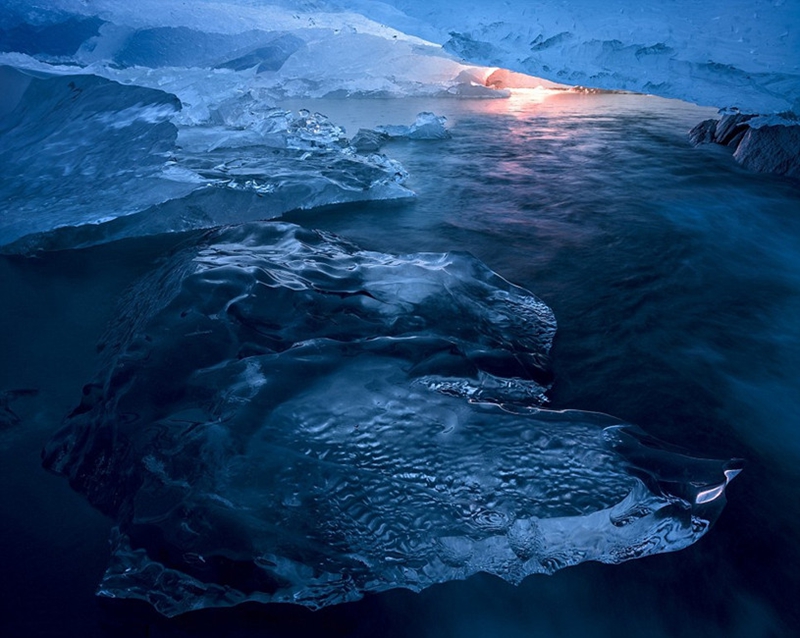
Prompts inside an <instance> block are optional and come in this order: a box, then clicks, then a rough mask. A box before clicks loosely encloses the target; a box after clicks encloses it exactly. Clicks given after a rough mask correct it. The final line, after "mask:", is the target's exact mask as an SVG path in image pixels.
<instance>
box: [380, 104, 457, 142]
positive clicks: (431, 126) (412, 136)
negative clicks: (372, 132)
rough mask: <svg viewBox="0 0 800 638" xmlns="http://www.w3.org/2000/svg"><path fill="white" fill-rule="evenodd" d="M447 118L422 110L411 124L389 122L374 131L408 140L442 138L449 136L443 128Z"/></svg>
mask: <svg viewBox="0 0 800 638" xmlns="http://www.w3.org/2000/svg"><path fill="white" fill-rule="evenodd" d="M446 121H447V118H446V117H445V116H444V115H434V114H433V113H429V112H427V111H424V112H422V113H419V114H417V119H416V120H414V123H413V124H412V125H411V126H403V125H400V124H390V125H385V126H378V127H377V128H376V131H377V132H378V133H383V134H384V135H387V136H388V137H390V138H400V137H404V138H407V139H409V140H444V139H447V138H449V137H450V133H449V132H448V130H447V129H446V128H445V126H444V125H445V122H446Z"/></svg>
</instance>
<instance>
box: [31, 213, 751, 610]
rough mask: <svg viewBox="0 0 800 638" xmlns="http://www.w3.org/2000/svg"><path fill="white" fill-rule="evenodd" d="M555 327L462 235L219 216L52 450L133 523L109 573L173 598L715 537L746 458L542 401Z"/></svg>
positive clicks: (346, 594) (132, 302)
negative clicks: (440, 245) (433, 236)
mask: <svg viewBox="0 0 800 638" xmlns="http://www.w3.org/2000/svg"><path fill="white" fill-rule="evenodd" d="M555 327H556V326H555V320H554V318H553V315H552V312H551V311H550V309H549V308H548V307H547V306H546V305H545V304H543V303H542V302H541V301H539V300H538V299H537V298H535V297H534V296H533V295H531V294H530V293H529V292H527V291H525V290H523V289H520V288H518V287H516V286H513V285H511V284H509V283H507V282H506V281H505V280H503V279H501V278H500V277H498V276H497V275H496V274H494V273H493V272H491V271H490V270H488V269H487V268H486V267H485V266H484V265H482V264H481V263H480V262H478V261H477V260H475V259H474V258H472V257H470V256H468V255H466V254H458V253H446V254H427V253H419V254H410V255H389V254H383V253H377V252H372V251H365V250H361V249H359V248H358V247H356V246H354V245H352V244H349V243H348V242H346V241H344V240H342V239H339V238H337V237H335V236H332V235H329V234H325V233H321V232H314V231H309V230H305V229H303V228H301V227H298V226H294V225H290V224H279V223H262V224H250V225H244V226H239V227H231V228H227V229H222V230H218V231H214V232H211V233H209V234H208V235H207V236H206V237H205V239H203V240H202V241H201V242H200V243H199V244H197V245H194V246H190V247H187V248H184V249H182V250H180V251H178V252H177V253H175V254H173V255H172V256H171V257H169V258H168V259H167V260H166V262H165V264H164V265H163V267H161V268H160V269H158V270H157V271H155V272H153V273H151V274H150V275H148V276H146V277H145V278H144V279H143V280H142V281H141V282H140V283H139V284H138V285H137V286H135V287H134V288H133V289H132V290H131V291H130V293H129V294H128V296H127V300H126V301H125V302H124V303H123V304H122V305H121V309H120V317H119V318H118V320H117V321H116V322H115V323H114V325H113V328H112V329H111V330H110V331H109V333H108V334H107V335H106V337H105V339H104V342H103V344H102V345H103V353H104V357H105V361H106V364H105V366H104V368H103V369H102V370H101V371H100V372H99V373H98V375H97V377H96V378H95V380H94V381H93V382H92V383H90V384H88V385H87V386H86V388H85V390H84V399H83V401H82V402H81V404H80V405H79V406H78V407H77V408H76V409H75V410H74V411H73V413H72V414H71V415H70V416H69V417H68V419H67V421H66V423H65V426H64V428H63V429H62V430H61V431H60V432H59V433H58V434H57V435H56V437H55V438H54V439H53V440H52V441H51V443H50V444H49V445H48V447H47V449H46V452H45V464H46V466H48V467H49V468H51V469H53V470H55V471H58V472H60V473H62V474H65V475H67V476H68V477H69V479H70V481H71V484H72V485H73V486H74V487H75V488H76V489H78V490H80V491H82V492H83V493H84V494H86V496H87V497H88V498H89V500H90V501H91V502H92V503H93V504H94V505H95V506H97V507H98V508H100V509H101V510H103V511H104V512H106V513H107V514H109V515H111V516H113V517H114V518H115V520H116V522H117V524H118V527H117V529H116V531H115V532H114V537H113V556H112V558H111V562H110V565H109V567H108V570H107V572H106V574H105V576H104V578H103V581H102V583H101V585H100V588H99V593H100V594H101V595H103V596H109V597H115V598H137V599H143V600H146V601H148V602H150V603H151V604H152V605H153V606H155V607H156V609H158V610H159V611H161V612H162V613H164V614H167V615H174V614H179V613H183V612H186V611H189V610H192V609H198V608H202V607H209V606H228V605H234V604H237V603H240V602H243V601H246V600H255V601H262V602H290V603H296V604H301V605H305V606H308V607H312V608H318V607H322V606H325V605H331V604H335V603H339V602H344V601H349V600H355V599H357V598H359V597H361V596H362V595H363V594H364V593H367V592H378V591H383V590H386V589H390V588H395V587H406V588H410V589H413V590H420V589H422V588H425V587H427V586H429V585H432V584H434V583H440V582H444V581H447V580H452V579H462V578H466V577H468V576H470V575H471V574H474V573H476V572H478V571H485V572H490V573H494V574H497V575H499V576H501V577H503V578H505V579H507V580H509V581H511V582H514V583H516V582H519V581H520V580H521V579H522V578H524V577H525V576H527V575H529V574H537V573H552V572H554V571H556V570H558V569H560V568H562V567H565V566H568V565H574V564H577V563H580V562H583V561H587V560H597V561H603V562H607V563H618V562H621V561H624V560H628V559H631V558H637V557H641V556H647V555H650V554H653V553H658V552H664V551H672V550H677V549H680V548H683V547H685V546H687V545H689V544H691V543H693V542H694V541H696V540H697V539H698V538H699V537H700V536H702V535H703V534H704V533H705V532H706V531H707V530H708V528H709V526H710V524H711V523H713V521H714V520H715V518H716V517H717V515H718V514H719V512H720V510H721V507H722V504H723V502H724V491H725V485H726V483H727V481H728V480H729V479H730V478H731V477H732V476H733V475H734V474H735V473H736V471H737V470H736V467H735V466H733V465H730V464H726V463H723V462H718V461H706V460H698V459H691V458H688V457H686V456H682V455H680V454H677V453H675V452H671V451H668V450H666V449H665V448H664V447H663V446H662V445H661V444H659V443H658V442H657V441H653V440H652V439H649V438H648V437H646V435H644V434H643V433H642V432H641V431H640V430H637V429H636V428H634V427H633V426H630V425H627V424H624V423H622V422H620V421H619V420H616V419H613V418H612V417H607V416H603V415H598V414H593V413H584V412H570V411H568V412H551V411H547V410H543V409H541V408H540V407H538V406H541V404H542V403H543V402H544V400H545V399H544V395H543V393H544V392H545V390H546V389H547V387H548V386H549V381H550V375H549V371H548V353H549V349H550V345H551V342H552V338H553V336H554V332H555Z"/></svg>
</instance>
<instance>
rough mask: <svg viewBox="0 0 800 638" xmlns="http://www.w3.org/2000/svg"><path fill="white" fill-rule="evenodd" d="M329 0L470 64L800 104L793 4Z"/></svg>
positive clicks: (719, 102) (709, 101)
mask: <svg viewBox="0 0 800 638" xmlns="http://www.w3.org/2000/svg"><path fill="white" fill-rule="evenodd" d="M326 4H327V3H326ZM329 4H331V5H335V6H339V7H343V6H348V7H350V8H351V10H358V11H360V12H362V13H363V14H364V15H366V16H368V17H372V18H374V19H375V20H379V21H383V22H385V23H386V24H388V25H391V26H394V27H396V28H398V29H400V30H402V31H404V32H406V33H412V34H416V35H419V36H421V37H424V38H426V39H428V40H431V41H433V42H439V43H442V44H444V46H445V48H446V49H447V50H449V51H451V52H453V53H455V54H457V55H459V56H461V57H462V58H464V59H465V60H468V61H470V62H472V63H475V64H483V65H489V66H499V67H503V68H508V69H513V70H516V71H522V72H525V73H529V74H531V75H535V76H540V77H543V78H547V79H550V80H554V81H557V82H562V83H565V84H573V85H576V84H577V85H584V86H591V87H598V88H608V89H626V90H631V91H639V92H644V93H654V94H657V95H661V96H664V97H672V98H680V99H683V100H688V101H691V102H695V103H697V104H702V105H708V106H716V107H719V108H738V109H741V110H743V111H746V112H751V113H770V112H783V111H787V110H793V111H794V112H795V113H798V112H800V4H799V3H797V2H795V1H794V0H709V1H707V2H695V1H694V0H647V1H643V2H636V3H631V2H628V1H627V0H607V1H604V2H597V1H596V0H570V1H569V2H563V1H562V0H535V1H533V2H531V1H528V0H510V1H509V0H471V1H467V2H459V3H458V5H457V7H456V6H454V5H453V3H450V2H436V1H431V0H385V2H370V1H366V0H353V1H352V2H337V1H336V0H334V1H333V2H331V3H329Z"/></svg>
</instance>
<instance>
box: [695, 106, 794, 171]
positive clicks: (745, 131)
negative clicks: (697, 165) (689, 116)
mask: <svg viewBox="0 0 800 638" xmlns="http://www.w3.org/2000/svg"><path fill="white" fill-rule="evenodd" d="M757 117H758V116H756V115H746V114H743V113H736V114H731V115H725V116H723V117H722V118H721V119H719V120H705V121H703V122H700V124H698V125H697V126H695V127H694V128H693V129H692V130H691V131H689V140H690V141H691V142H692V144H694V145H695V146H697V145H700V144H712V143H713V144H720V145H722V146H727V147H729V148H732V149H733V157H734V159H735V160H736V161H737V162H739V163H740V164H741V165H742V166H744V167H746V168H748V169H750V170H752V171H756V172H759V173H776V174H778V175H787V176H789V177H793V178H797V179H800V122H797V121H796V120H795V121H794V123H793V120H794V118H790V117H788V116H787V117H785V118H784V120H783V121H782V122H781V123H775V124H772V123H759V124H760V125H758V126H756V125H751V123H752V124H755V123H756V122H758V120H755V122H753V120H754V119H755V118H757ZM758 119H759V120H760V119H761V118H758Z"/></svg>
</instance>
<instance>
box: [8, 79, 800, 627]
mask: <svg viewBox="0 0 800 638" xmlns="http://www.w3.org/2000/svg"><path fill="white" fill-rule="evenodd" d="M284 106H287V107H292V108H300V107H308V108H311V109H312V110H318V111H321V112H323V113H326V114H327V115H329V116H330V117H331V118H332V119H333V120H334V121H336V122H338V123H340V124H343V125H345V126H346V127H347V129H348V133H350V134H353V133H355V131H356V129H357V128H358V127H359V126H370V127H371V126H375V125H377V124H408V123H410V122H412V121H413V119H414V116H415V115H416V113H417V112H419V111H423V110H430V111H435V112H436V113H437V114H444V115H447V116H448V124H449V126H450V129H451V133H452V138H451V139H449V140H446V141H397V142H392V143H390V144H389V145H387V146H386V147H385V149H384V151H385V152H386V153H387V154H388V155H390V156H391V157H393V158H395V159H398V160H400V161H401V162H402V163H403V164H404V166H405V167H406V168H407V169H408V171H409V172H410V174H411V178H410V180H409V182H408V186H409V187H411V188H412V189H414V190H415V191H416V193H417V194H418V197H417V198H416V199H415V200H413V201H411V202H402V203H394V204H359V205H356V206H353V205H351V206H343V207H338V208H331V209H326V210H316V211H311V212H302V213H296V214H291V215H288V216H286V219H288V220H289V221H292V222H295V223H298V224H301V225H304V226H308V227H314V228H321V229H325V230H329V231H333V232H336V233H339V234H341V235H343V236H345V237H347V238H348V239H350V240H353V241H355V242H357V243H358V244H360V245H362V246H363V247H364V248H367V249H373V250H379V251H385V252H412V251H421V250H431V251H448V250H463V251H468V252H470V253H472V254H473V255H475V256H476V257H478V258H479V259H481V260H482V261H484V262H485V263H486V264H487V265H488V266H489V267H490V268H491V269H493V270H495V271H496V272H498V273H500V274H501V275H503V276H504V277H505V278H507V279H508V280H510V281H512V282H513V283H516V284H519V285H521V286H524V287H526V288H528V289H529V290H532V291H533V292H535V293H536V294H537V295H538V296H539V297H540V298H542V299H543V300H544V301H545V302H546V303H547V304H548V305H549V306H550V307H551V308H552V309H553V310H554V312H555V315H556V317H557V319H558V324H559V332H558V335H557V337H556V340H555V343H554V348H553V364H554V373H555V382H554V386H553V389H552V390H551V392H550V393H549V395H550V407H552V408H557V409H560V408H579V409H584V410H595V411H601V412H608V413H610V414H613V415H615V416H617V417H619V418H622V419H625V420H627V421H631V422H633V423H637V424H639V425H641V426H642V427H643V428H645V429H646V430H647V431H648V432H650V433H651V434H653V435H655V436H657V437H659V438H661V439H664V440H666V441H669V442H672V443H676V444H680V445H682V446H684V447H686V448H687V449H690V450H692V451H694V452H696V453H699V454H704V455H707V456H711V457H718V458H723V457H731V456H738V457H743V458H745V459H746V461H747V467H746V470H745V472H743V473H742V475H741V476H740V477H739V478H738V479H737V480H736V481H735V482H734V483H733V484H732V485H731V486H730V488H729V490H728V498H729V503H728V506H727V508H726V509H725V511H724V512H723V514H722V517H721V519H720V521H719V522H718V523H717V525H716V526H715V527H714V529H712V530H711V532H710V533H709V534H708V535H707V536H706V537H705V538H703V539H702V540H701V541H700V542H699V543H697V544H696V545H694V546H692V547H690V548H688V549H686V550H683V551H681V552H679V553H676V554H667V555H660V556H655V557H651V558H647V559H643V560H639V561H633V562H629V563H625V564H623V565H619V566H607V565H599V564H584V565H581V566H579V567H575V568H571V569H568V570H565V571H562V572H560V573H558V574H556V575H554V576H549V577H539V576H534V577H531V578H529V579H527V580H526V581H525V582H524V583H523V584H522V585H521V586H520V587H518V588H515V587H512V586H510V585H507V584H506V583H504V582H502V581H500V580H499V579H497V578H494V577H489V576H480V575H479V576H477V577H473V578H471V579H470V580H468V581H466V582H463V583H449V584H446V585H442V586H436V587H433V588H431V589H429V590H426V591H425V592H423V593H422V594H418V595H417V594H411V593H409V592H405V591H396V592H389V593H387V594H381V595H374V596H368V597H367V598H366V599H365V600H363V601H361V602H358V603H352V604H347V605H342V606H339V607H334V608H330V609H326V610H323V611H321V612H318V613H311V612H307V611H305V610H301V609H296V608H294V607H286V606H274V607H268V608H263V607H257V606H247V605H245V606H243V607H242V608H240V609H237V610H228V611H206V612H200V613H197V614H192V615H190V616H189V617H184V618H178V619H176V620H173V621H166V620H163V619H160V618H158V617H156V616H155V615H154V614H153V613H152V612H150V611H149V610H148V609H146V608H145V607H143V606H142V607H140V606H137V605H135V604H119V605H114V604H113V603H111V604H108V603H106V604H101V603H98V602H97V601H96V599H95V598H94V597H93V595H92V592H93V589H94V586H95V584H96V583H97V581H98V580H99V578H100V575H101V574H102V571H103V568H104V565H105V561H106V558H107V551H108V550H107V548H106V538H107V535H108V527H109V525H110V523H109V522H107V521H106V520H105V519H104V518H103V517H102V516H100V515H99V514H97V513H96V512H94V511H93V510H92V509H91V508H90V506H89V505H87V504H86V503H85V502H84V500H83V498H82V497H80V496H78V495H77V494H73V493H72V492H71V491H70V489H69V487H68V486H67V485H66V484H65V481H63V480H62V479H60V478H57V477H53V476H50V475H48V474H46V473H44V471H43V470H41V469H40V468H39V458H38V457H39V450H40V449H41V446H42V445H43V443H44V442H45V441H46V440H47V438H48V437H49V435H50V434H51V433H52V431H53V429H54V428H55V427H57V425H58V423H59V422H60V420H61V418H62V417H63V415H64V414H65V413H67V412H68V411H69V410H71V409H72V408H73V407H74V406H75V404H76V403H77V400H78V398H79V396H80V388H81V386H82V384H83V383H84V382H85V381H86V380H87V379H89V378H90V377H91V374H92V372H93V368H94V365H95V359H94V358H95V353H94V344H95V342H96V340H97V338H98V337H99V335H100V333H101V331H102V330H103V327H104V325H105V323H106V322H107V321H108V320H110V318H111V317H112V316H113V305H114V302H115V300H116V298H117V296H118V294H119V293H120V291H121V290H122V289H123V288H125V287H126V286H128V285H129V284H130V283H131V282H132V281H133V280H134V279H135V278H136V277H137V276H138V275H140V274H143V273H145V272H146V271H147V270H148V269H149V268H150V266H151V265H152V264H153V263H154V262H155V261H156V260H157V259H158V257H159V255H161V254H163V252H164V251H166V250H168V249H169V247H170V245H172V244H174V243H175V242H177V241H180V240H184V239H186V237H185V236H183V237H180V238H176V237H172V238H164V237H161V238H150V239H142V240H126V241H123V242H117V243H115V244H111V245H108V246H101V247H97V248H93V249H87V250H79V251H65V252H61V253H52V254H44V255H42V256H40V257H37V258H19V257H3V258H2V259H0V291H1V292H0V294H1V295H2V298H3V300H4V303H3V307H4V310H3V312H2V313H0V352H2V353H3V355H2V357H0V389H6V388H31V389H36V390H37V391H38V395H36V396H33V395H30V394H26V395H22V396H19V397H17V398H16V399H14V401H13V403H10V404H9V405H10V407H11V408H13V411H14V413H15V414H16V415H18V416H19V417H20V421H19V422H16V421H15V422H13V423H12V422H11V421H12V420H10V419H7V421H8V422H7V423H6V424H5V425H4V426H2V430H0V463H2V465H3V468H4V469H3V482H2V485H1V486H0V508H2V511H3V512H4V513H6V514H5V516H7V519H6V520H4V524H3V526H2V531H0V537H1V538H2V542H3V547H4V551H3V553H2V555H3V558H2V561H3V567H2V573H3V575H4V579H3V580H4V593H3V596H2V600H1V601H0V605H2V612H1V613H2V616H0V627H1V626H3V625H6V626H7V627H9V631H10V633H9V631H4V632H3V633H4V634H5V635H19V636H35V635H41V636H51V635H54V636H55V635H64V636H70V635H82V636H94V635H97V636H112V635H113V636H120V635H130V636H156V635H157V636H191V635H242V636H250V635H253V636H255V635H259V636H271V635H280V636H297V635H319V636H326V635H337V636H339V635H353V636H431V637H433V636H437V637H439V636H487V635H493V636H534V635H535V636H561V635H564V636H624V635H648V636H695V635H711V636H748V637H749V636H774V635H777V636H782V635H787V636H788V635H792V632H793V630H796V627H797V626H798V624H799V623H800V610H798V609H797V606H796V605H797V603H796V600H797V599H798V597H799V596H798V595H799V594H800V579H799V578H798V575H797V574H798V569H797V566H798V565H800V550H798V541H799V540H800V498H799V497H800V490H798V489H797V482H798V479H800V471H799V470H798V469H797V462H798V460H800V432H798V424H797V414H798V413H800V369H799V368H800V217H798V211H800V190H798V188H797V184H791V183H789V182H786V181H784V180H782V179H779V178H775V177H771V176H763V175H754V174H750V173H748V172H746V171H744V170H743V169H741V168H740V167H738V166H737V165H736V164H735V163H734V162H733V161H732V159H731V158H730V156H729V154H728V153H727V151H726V150H725V149H721V148H717V147H713V148H712V147H702V148H699V149H694V148H691V147H690V146H689V144H688V142H687V140H686V131H687V130H688V129H689V128H690V127H691V126H692V125H694V124H695V123H696V122H697V121H699V120H701V119H704V118H707V117H712V116H713V115H714V113H713V111H711V110H709V109H701V108H698V107H694V106H690V105H687V104H683V103H680V102H673V101H665V100H660V99H657V98H652V97H645V96H636V95H574V94H565V95H559V96H553V97H550V98H548V99H546V100H544V101H532V100H530V99H529V98H522V97H520V98H512V99H510V100H492V101H456V100H439V101H431V100H427V101H421V100H413V99H408V100H394V101H392V100H385V101H384V100H361V101H345V100H339V101H333V100H331V101H316V102H313V103H311V104H309V103H292V104H287V105H284ZM2 409H3V405H2V404H0V416H2V414H3V413H2Z"/></svg>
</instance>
